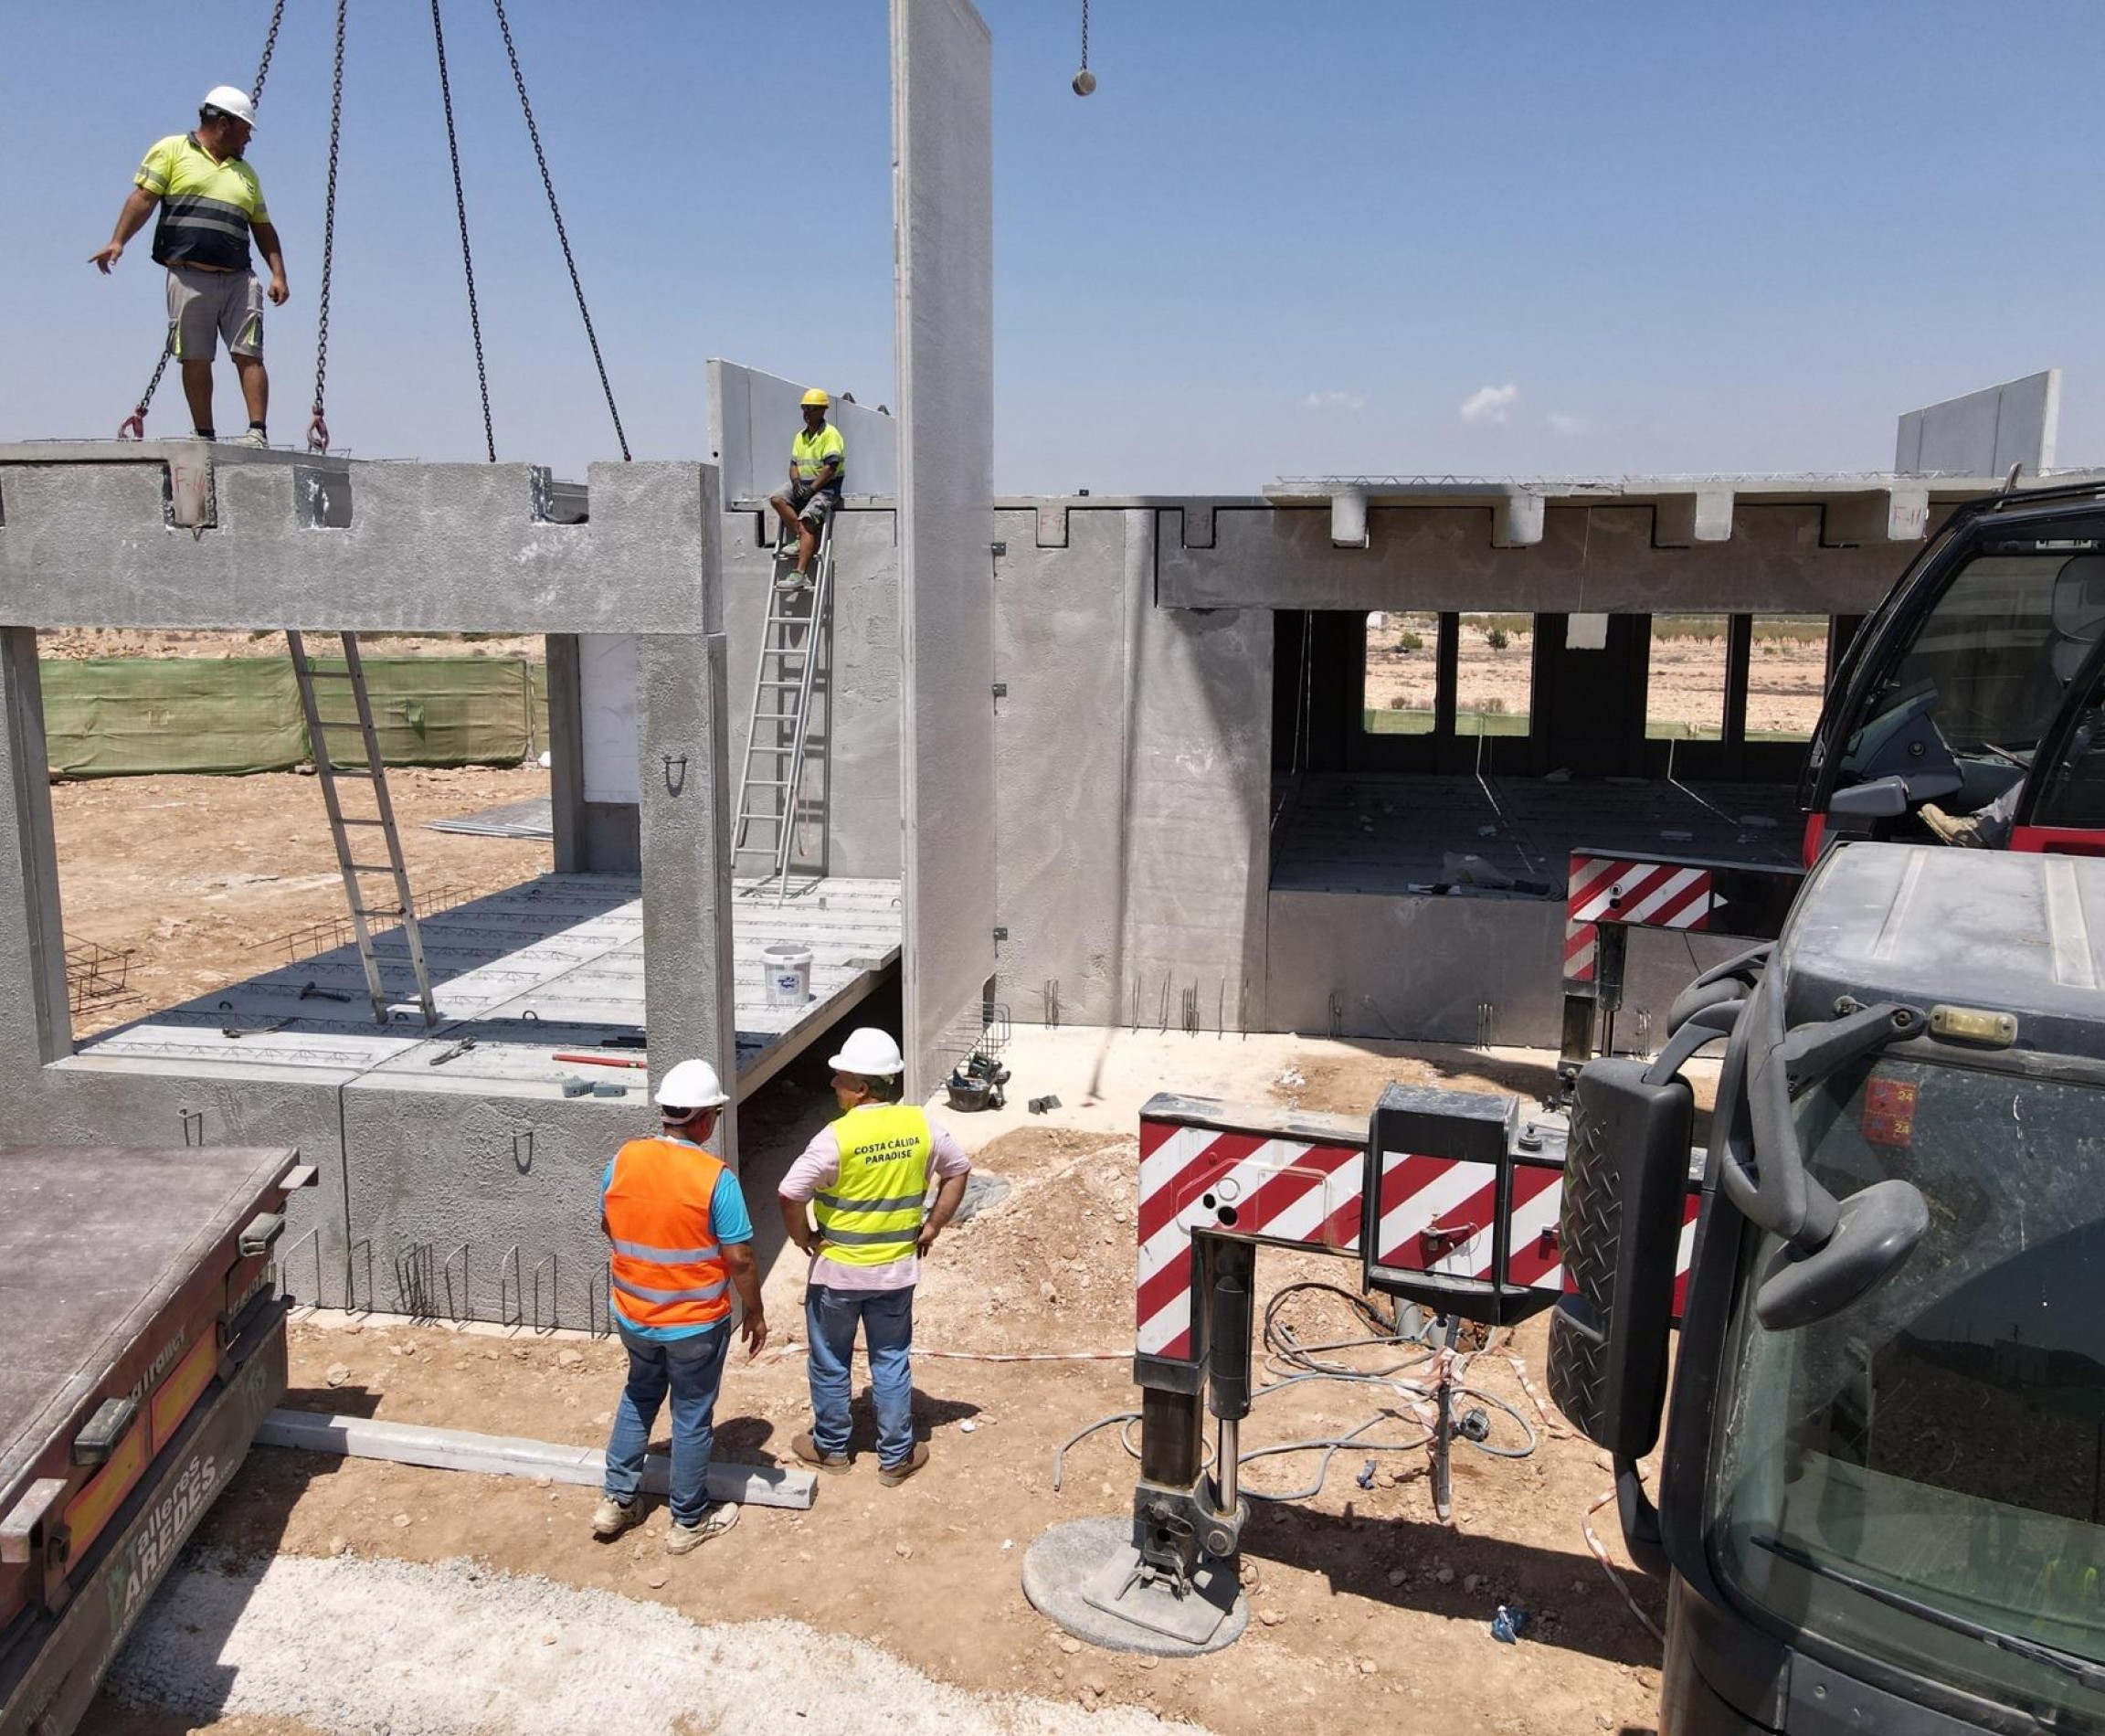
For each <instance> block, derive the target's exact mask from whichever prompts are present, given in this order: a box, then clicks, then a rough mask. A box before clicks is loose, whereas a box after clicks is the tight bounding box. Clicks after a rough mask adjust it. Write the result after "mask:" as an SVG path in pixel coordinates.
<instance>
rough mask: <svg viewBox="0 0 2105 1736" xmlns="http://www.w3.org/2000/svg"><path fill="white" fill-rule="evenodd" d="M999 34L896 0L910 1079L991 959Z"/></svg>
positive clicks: (944, 1053) (926, 5)
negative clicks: (995, 45) (995, 64)
mask: <svg viewBox="0 0 2105 1736" xmlns="http://www.w3.org/2000/svg"><path fill="white" fill-rule="evenodd" d="M991 48H992V45H991V43H990V41H989V37H988V34H987V26H986V25H985V24H984V23H983V22H982V21H981V20H980V17H979V15H978V12H976V11H975V10H974V9H973V7H972V6H971V5H969V4H968V0H892V147H893V223H894V257H895V262H896V268H897V274H898V275H897V283H896V287H895V291H894V307H895V309H896V314H897V321H898V337H897V356H898V376H899V405H898V409H899V556H900V639H901V643H902V646H903V653H902V670H903V674H904V717H903V725H902V733H901V740H900V757H901V781H902V787H903V793H902V812H903V815H904V825H905V838H904V862H903V864H902V866H903V870H904V873H903V878H904V883H905V937H904V984H903V988H904V1001H905V1010H906V1018H905V1022H906V1032H905V1036H906V1043H905V1048H906V1056H907V1066H908V1080H907V1084H908V1089H909V1091H911V1092H913V1093H915V1094H916V1095H918V1094H921V1093H925V1092H926V1091H928V1090H930V1089H931V1088H933V1086H934V1085H936V1083H938V1081H939V1079H940V1077H941V1074H942V1073H943V1071H944V1070H945V1068H946V1067H947V1065H949V1064H950V1063H951V1062H952V1061H954V1060H955V1059H956V1058H957V1055H956V1051H957V1050H959V1049H961V1048H962V1047H963V1046H964V1043H969V1041H970V1037H969V1036H966V1037H965V1038H964V1041H963V1043H960V1042H958V1041H957V1037H958V1033H959V1032H961V1031H968V1030H969V1028H970V1027H971V1026H972V1025H973V1024H974V1023H975V1022H976V1020H977V1016H978V1002H979V998H980V993H981V989H982V986H983V984H984V983H985V981H986V979H988V978H989V977H990V976H991V975H992V974H993V971H994V962H995V961H994V941H993V927H994V922H995V915H994V904H995V869H994V750H993V728H992V724H993V715H992V713H993V698H992V693H991V687H992V683H993V669H994V634H993V589H992V566H993V562H992V557H991V554H990V551H989V544H990V543H991V541H992V531H993V494H994V490H993V470H992V455H993V365H994V356H993V188H992V154H993V125H992V90H991V74H992V65H991V62H992V52H991Z"/></svg>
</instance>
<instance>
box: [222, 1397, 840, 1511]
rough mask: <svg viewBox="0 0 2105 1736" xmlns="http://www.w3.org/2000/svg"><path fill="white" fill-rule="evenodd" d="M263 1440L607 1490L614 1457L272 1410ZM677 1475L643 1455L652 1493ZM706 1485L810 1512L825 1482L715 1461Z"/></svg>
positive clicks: (592, 1450) (745, 1499) (716, 1495)
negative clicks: (604, 1486)
mask: <svg viewBox="0 0 2105 1736" xmlns="http://www.w3.org/2000/svg"><path fill="white" fill-rule="evenodd" d="M256 1439H257V1441H258V1442H259V1444H260V1445H265V1446H287V1447H292V1448H295V1449H296V1450H298V1451H300V1452H302V1453H334V1454H337V1455H341V1456H343V1457H345V1458H361V1459H386V1460H387V1461H388V1462H390V1463H392V1464H396V1465H422V1466H428V1467H430V1468H431V1469H433V1470H440V1471H481V1472H482V1473H484V1474H485V1475H487V1476H492V1477H548V1478H550V1479H552V1480H553V1481H555V1482H557V1483H577V1484H583V1485H587V1486H588V1487H593V1488H598V1487H600V1485H601V1484H602V1483H603V1482H604V1481H605V1479H606V1476H607V1455H605V1454H604V1453H602V1452H600V1450H599V1449H598V1447H592V1446H562V1445H556V1444H555V1443H554V1442H550V1441H529V1440H524V1439H522V1438H520V1437H519V1436H517V1435H510V1434H471V1433H470V1432H469V1431H468V1430H466V1429H437V1428H427V1427H425V1426H423V1425H421V1424H416V1423H382V1422H376V1421H375V1420H374V1419H372V1418H370V1417H363V1416H332V1415H329V1414H327V1413H323V1412H320V1411H282V1410H280V1411H272V1412H271V1413H270V1415H268V1416H267V1417H265V1418H264V1419H263V1426H262V1427H261V1428H259V1429H258V1430H257V1431H256ZM671 1477H672V1461H671V1460H670V1459H669V1458H667V1457H666V1455H663V1454H661V1453H651V1454H650V1455H647V1456H646V1457H645V1458H644V1460H643V1492H644V1493H645V1494H646V1495H664V1494H667V1493H669V1492H670V1491H671V1488H672V1482H671ZM704 1487H705V1488H706V1490H707V1492H708V1496H709V1498H710V1499H711V1500H713V1501H738V1502H741V1503H743V1504H744V1505H746V1506H748V1507H792V1508H808V1507H809V1506H810V1505H811V1503H812V1500H813V1498H815V1497H816V1495H817V1493H818V1488H819V1479H818V1477H816V1476H815V1475H814V1474H813V1473H811V1472H809V1471H798V1470H790V1469H787V1468H785V1467H782V1466H768V1465H726V1464H725V1463H724V1462H723V1461H721V1460H712V1461H711V1462H710V1466H709V1473H708V1478H707V1481H706V1483H705V1485H704Z"/></svg>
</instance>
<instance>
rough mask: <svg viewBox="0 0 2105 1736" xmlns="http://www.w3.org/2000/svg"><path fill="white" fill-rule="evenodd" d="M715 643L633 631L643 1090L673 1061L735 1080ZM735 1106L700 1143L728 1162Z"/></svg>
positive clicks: (720, 691) (733, 1155)
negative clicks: (695, 1063) (643, 964)
mask: <svg viewBox="0 0 2105 1736" xmlns="http://www.w3.org/2000/svg"><path fill="white" fill-rule="evenodd" d="M724 660H725V651H724V637H723V635H722V634H721V633H716V634H712V635H710V636H709V637H708V638H707V639H694V638H689V637H684V636H682V637H674V636H671V635H660V634H645V635H643V636H642V637H640V639H639V640H637V664H638V669H639V672H640V676H641V682H642V701H641V718H642V726H641V731H640V736H641V740H640V746H639V753H638V760H637V770H638V778H639V779H640V783H641V785H642V792H643V796H642V810H641V814H640V822H641V831H642V840H643V956H644V958H645V959H646V960H648V961H649V963H648V968H647V970H646V974H645V976H644V981H643V999H644V1011H643V1023H644V1029H645V1030H646V1031H647V1032H649V1033H650V1037H651V1046H650V1056H651V1085H653V1086H655V1085H657V1084H658V1082H659V1081H660V1080H661V1079H662V1078H663V1077H664V1076H665V1074H666V1073H667V1072H668V1071H669V1070H670V1069H671V1068H672V1067H673V1066H675V1065H677V1064H679V1063H680V1062H682V1061H685V1060H688V1059H690V1058H692V1057H698V1058H700V1059H702V1060H704V1061H707V1062H708V1063H709V1064H711V1065H713V1066H714V1068H715V1069H716V1076H717V1077H718V1078H719V1079H722V1080H725V1081H729V1080H733V1079H735V1078H736V1077H737V1072H738V1019H737V1006H736V996H735V989H736V983H735V977H734V973H733V958H734V950H733V942H732V932H731V929H732V925H731V825H730V805H729V801H728V799H727V792H726V791H725V789H723V788H722V787H721V786H720V784H719V782H718V780H719V779H721V778H724V777H725V740H726V738H727V736H728V734H729V729H728V725H727V717H728V707H727V705H726V703H725V671H724ZM736 1120H737V1105H736V1103H735V1101H734V1102H732V1103H729V1104H726V1105H725V1107H724V1113H723V1117H722V1119H721V1120H720V1121H719V1122H718V1124H717V1133H716V1137H715V1138H713V1139H712V1140H711V1141H710V1145H711V1146H712V1148H713V1149H715V1150H716V1151H718V1152H720V1153H722V1154H723V1155H724V1156H725V1159H727V1160H728V1161H730V1162H731V1163H733V1164H734V1165H735V1163H736V1162H737V1150H738V1142H737V1127H736Z"/></svg>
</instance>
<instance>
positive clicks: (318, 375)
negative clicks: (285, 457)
mask: <svg viewBox="0 0 2105 1736" xmlns="http://www.w3.org/2000/svg"><path fill="white" fill-rule="evenodd" d="M348 5H350V0H336V70H335V77H334V79H333V82H332V84H331V88H330V92H329V192H328V196H327V197H326V198H325V199H324V200H323V206H322V294H321V299H320V301H319V302H317V304H316V313H315V325H314V419H313V420H312V421H311V422H309V423H308V424H307V450H309V451H310V452H326V451H327V450H329V418H327V416H325V415H324V414H323V408H322V400H323V394H324V392H325V390H326V388H327V386H328V384H329V268H330V264H331V261H332V260H333V259H334V258H335V253H336V154H337V148H338V146H339V144H340V143H342V140H343V136H344V9H345V8H346V7H347V6H348Z"/></svg>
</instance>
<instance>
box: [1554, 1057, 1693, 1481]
mask: <svg viewBox="0 0 2105 1736" xmlns="http://www.w3.org/2000/svg"><path fill="white" fill-rule="evenodd" d="M1652 1071H1654V1070H1651V1069H1647V1067H1646V1066H1645V1063H1643V1062H1641V1061H1634V1060H1628V1059H1614V1060H1605V1061H1593V1062H1590V1063H1588V1064H1587V1065H1586V1066H1585V1067H1583V1068H1582V1069H1581V1071H1580V1074H1579V1081H1578V1085H1577V1088H1576V1091H1575V1093H1574V1096H1573V1098H1572V1104H1571V1144H1570V1146H1569V1148H1568V1150H1567V1155H1566V1158H1565V1165H1564V1201H1563V1220H1562V1223H1561V1226H1560V1232H1559V1242H1560V1246H1561V1248H1562V1251H1563V1256H1564V1294H1563V1295H1562V1297H1560V1298H1559V1299H1558V1303H1557V1311H1556V1312H1555V1313H1554V1314H1553V1315H1551V1316H1550V1398H1551V1399H1552V1400H1553V1401H1554V1402H1555V1403H1556V1405H1557V1408H1558V1409H1559V1410H1560V1411H1562V1412H1563V1413H1564V1414H1565V1415H1566V1416H1567V1417H1569V1418H1570V1419H1571V1425H1572V1426H1573V1427H1574V1428H1576V1429H1577V1430H1578V1431H1579V1432H1580V1433H1581V1434H1583V1435H1584V1436H1585V1437H1586V1438H1587V1439H1588V1440H1590V1441H1592V1443H1593V1444H1594V1445H1596V1446H1602V1447H1605V1448H1606V1449H1607V1450H1608V1451H1609V1452H1610V1453H1613V1454H1616V1455H1622V1456H1624V1457H1627V1458H1631V1459H1636V1458H1641V1457H1643V1456H1644V1455H1645V1454H1646V1453H1649V1452H1650V1451H1651V1450H1652V1448H1653V1446H1654V1445H1655V1444H1656V1443H1657V1441H1658V1439H1659V1421H1660V1414H1661V1412H1662V1410H1663V1408H1664V1406H1665V1403H1666V1344H1667V1333H1668V1331H1669V1329H1670V1328H1671V1327H1672V1324H1673V1318H1674V1273H1675V1266H1676V1265H1677V1258H1676V1256H1677V1254H1678V1252H1679V1249H1680V1242H1681V1220H1682V1200H1683V1197H1684V1196H1685V1194H1686V1193H1687V1186H1688V1158H1689V1143H1688V1142H1689V1133H1690V1129H1691V1127H1692V1125H1693V1118H1694V1106H1695V1103H1694V1096H1693V1094H1692V1093H1691V1092H1690V1090H1689V1088H1688V1082H1687V1080H1685V1079H1683V1078H1681V1077H1679V1076H1678V1075H1677V1074H1675V1075H1672V1076H1668V1077H1666V1078H1664V1079H1655V1078H1654V1077H1652V1076H1649V1074H1650V1073H1651V1072H1652Z"/></svg>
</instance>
